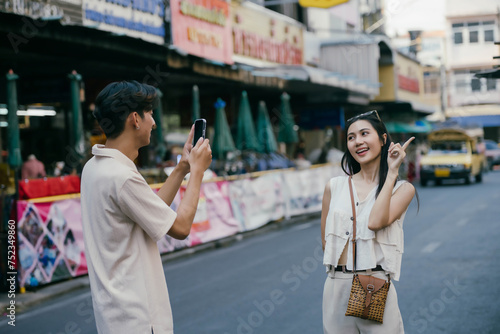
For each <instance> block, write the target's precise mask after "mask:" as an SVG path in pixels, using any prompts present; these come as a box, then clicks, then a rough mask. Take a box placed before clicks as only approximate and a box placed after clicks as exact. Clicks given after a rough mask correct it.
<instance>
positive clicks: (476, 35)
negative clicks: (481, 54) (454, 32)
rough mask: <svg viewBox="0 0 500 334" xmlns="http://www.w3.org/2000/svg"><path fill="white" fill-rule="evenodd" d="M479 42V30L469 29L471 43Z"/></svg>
mask: <svg viewBox="0 0 500 334" xmlns="http://www.w3.org/2000/svg"><path fill="white" fill-rule="evenodd" d="M477 42H479V31H477V30H476V31H469V43H477Z"/></svg>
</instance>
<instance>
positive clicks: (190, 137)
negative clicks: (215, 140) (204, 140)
mask: <svg viewBox="0 0 500 334" xmlns="http://www.w3.org/2000/svg"><path fill="white" fill-rule="evenodd" d="M193 138H194V124H193V125H192V126H191V131H189V135H188V139H187V141H186V143H190V144H192V143H193ZM195 144H196V143H195Z"/></svg>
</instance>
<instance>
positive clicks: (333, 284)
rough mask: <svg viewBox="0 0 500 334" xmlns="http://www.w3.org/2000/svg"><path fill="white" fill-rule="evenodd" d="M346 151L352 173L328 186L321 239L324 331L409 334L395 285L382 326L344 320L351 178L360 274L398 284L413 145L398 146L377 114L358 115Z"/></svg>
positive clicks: (345, 167) (349, 282)
mask: <svg viewBox="0 0 500 334" xmlns="http://www.w3.org/2000/svg"><path fill="white" fill-rule="evenodd" d="M346 129H347V131H346V138H347V151H346V152H345V153H344V156H343V157H342V169H343V170H344V172H345V173H346V174H347V175H344V176H338V177H334V178H332V179H331V180H330V181H329V182H328V183H327V184H326V186H325V193H324V196H323V207H322V214H321V236H322V240H323V251H324V260H323V263H324V265H325V266H326V270H327V273H328V277H327V278H326V282H325V287H324V292H323V329H324V333H325V334H331V333H342V334H349V333H384V334H393V333H404V328H403V321H402V318H401V313H400V312H399V307H398V301H397V295H396V290H395V289H394V285H393V284H391V285H390V289H389V293H388V296H387V301H386V306H385V312H384V318H383V324H381V323H378V322H375V321H373V320H365V319H361V318H357V317H352V316H345V313H346V310H347V304H348V300H349V295H350V291H351V285H352V279H353V273H352V269H353V268H352V267H353V258H352V242H350V241H351V235H352V233H353V221H352V216H353V213H352V206H351V196H350V191H349V176H351V177H352V187H353V195H354V201H355V208H356V227H357V228H356V272H358V273H359V274H362V275H373V276H374V277H377V278H382V279H387V275H390V277H391V279H394V280H398V279H399V274H400V268H401V257H402V253H403V220H404V218H405V214H406V210H407V209H408V206H409V205H410V202H411V200H412V198H413V196H414V195H415V188H414V187H413V185H412V184H411V183H408V182H405V181H398V180H397V177H398V170H399V167H400V166H401V163H402V162H403V160H404V158H405V156H406V153H405V150H406V148H407V147H408V145H409V144H410V143H411V142H412V141H413V139H414V137H412V138H410V139H409V140H408V141H407V142H406V143H404V144H403V145H400V144H394V143H393V142H391V138H390V136H389V134H388V132H387V129H386V127H385V125H384V123H382V121H381V119H380V117H379V115H378V113H377V112H376V111H370V112H368V113H365V114H361V115H358V116H355V117H353V118H351V119H349V120H347V124H346Z"/></svg>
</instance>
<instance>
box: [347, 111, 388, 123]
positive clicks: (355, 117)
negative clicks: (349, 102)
mask: <svg viewBox="0 0 500 334" xmlns="http://www.w3.org/2000/svg"><path fill="white" fill-rule="evenodd" d="M370 116H371V117H375V118H376V119H378V120H379V122H382V120H381V119H380V116H379V115H378V112H377V111H376V110H371V111H368V112H365V113H362V114H359V115H356V116H354V117H351V118H349V119H348V120H347V123H351V122H355V121H357V120H359V119H362V118H365V117H370Z"/></svg>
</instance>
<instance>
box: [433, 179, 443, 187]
mask: <svg viewBox="0 0 500 334" xmlns="http://www.w3.org/2000/svg"><path fill="white" fill-rule="evenodd" d="M434 182H436V186H440V185H442V184H443V181H442V180H436V181H434Z"/></svg>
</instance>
